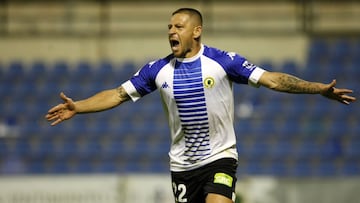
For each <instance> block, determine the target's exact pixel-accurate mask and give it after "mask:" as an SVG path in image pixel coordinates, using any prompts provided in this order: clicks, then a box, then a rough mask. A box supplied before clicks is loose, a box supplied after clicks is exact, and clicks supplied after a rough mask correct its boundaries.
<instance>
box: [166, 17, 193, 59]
mask: <svg viewBox="0 0 360 203" xmlns="http://www.w3.org/2000/svg"><path fill="white" fill-rule="evenodd" d="M195 28H196V26H195V24H194V22H192V21H191V18H190V16H189V15H187V14H183V13H177V14H175V15H173V16H172V17H171V19H170V23H169V25H168V29H169V30H168V35H169V42H170V47H171V50H172V52H173V54H174V56H175V57H177V58H188V57H192V56H194V55H195V54H196V53H197V50H194V49H193V48H194V37H196V36H195V35H196V33H195V32H194V30H195ZM194 51H196V53H194Z"/></svg>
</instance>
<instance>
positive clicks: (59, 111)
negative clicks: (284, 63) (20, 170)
mask: <svg viewBox="0 0 360 203" xmlns="http://www.w3.org/2000/svg"><path fill="white" fill-rule="evenodd" d="M201 34H202V16H201V13H200V12H199V11H197V10H195V9H192V8H181V9H178V10H176V11H175V12H174V13H173V14H172V16H171V19H170V22H169V24H168V40H169V43H170V47H171V50H172V53H171V54H170V55H168V56H166V57H165V58H162V59H159V60H157V61H153V62H150V63H148V64H146V65H145V66H144V67H142V68H141V69H140V71H139V72H137V73H136V74H135V75H134V76H133V77H132V78H130V79H129V80H128V81H126V82H124V83H123V84H121V85H120V86H119V87H118V88H115V89H110V90H104V91H101V92H99V93H97V94H95V95H94V96H91V97H89V98H87V99H84V100H80V101H76V102H74V101H73V100H72V99H71V98H69V97H67V96H65V94H64V93H61V94H60V97H61V98H62V99H63V100H64V103H62V104H59V105H57V106H55V107H53V108H51V109H50V110H49V111H48V113H47V115H46V118H47V120H49V121H52V124H51V125H56V124H58V123H60V122H62V121H64V120H67V119H70V118H72V117H73V116H75V115H76V114H81V113H90V112H99V111H104V110H107V109H110V108H114V107H116V106H118V105H120V104H122V103H123V102H125V101H128V100H132V101H134V102H135V101H136V100H138V99H140V98H141V97H143V96H145V95H147V94H149V93H151V92H153V91H154V90H156V89H158V90H160V94H161V99H162V103H163V106H164V110H165V112H166V113H167V117H168V122H169V126H170V129H171V149H170V152H169V157H170V171H171V178H172V186H173V192H174V196H175V201H176V202H187V203H201V202H204V203H205V202H206V203H230V202H234V201H235V193H234V192H235V183H236V168H237V158H238V154H237V150H236V143H235V142H236V138H235V132H234V128H233V120H234V115H233V114H234V101H233V92H232V85H233V82H235V83H239V84H249V85H251V86H254V87H259V86H265V87H267V88H269V89H272V90H275V91H281V92H288V93H303V94H321V95H323V96H325V97H327V98H329V99H333V100H337V101H339V102H341V103H344V104H349V103H351V102H353V101H355V97H353V96H350V95H349V94H350V93H352V90H349V89H339V88H336V87H335V85H336V81H335V80H333V81H332V82H331V83H329V84H324V83H317V82H309V81H305V80H302V79H299V78H297V77H295V76H292V75H289V74H285V73H279V72H270V71H266V70H264V69H262V68H260V67H258V66H256V65H253V64H252V63H250V62H249V61H247V60H246V59H245V58H244V57H242V56H240V55H238V54H236V53H232V52H226V51H221V50H218V49H216V48H212V47H209V46H206V45H204V44H202V43H201Z"/></svg>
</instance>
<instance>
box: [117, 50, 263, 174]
mask: <svg viewBox="0 0 360 203" xmlns="http://www.w3.org/2000/svg"><path fill="white" fill-rule="evenodd" d="M263 72H264V70H263V69H261V68H259V67H257V66H255V65H253V64H251V63H249V62H248V61H247V60H246V59H245V58H244V57H242V56H240V55H238V54H235V53H231V52H225V51H221V50H218V49H215V48H211V47H208V46H205V45H202V46H201V50H200V51H199V53H198V54H197V55H195V56H194V57H191V58H184V59H179V58H174V56H173V55H172V54H171V55H169V56H167V57H165V58H163V59H160V60H157V61H154V62H151V63H149V64H146V65H145V66H144V67H143V68H141V69H140V71H139V72H138V73H136V74H135V75H134V76H133V77H132V78H131V79H130V80H128V81H126V82H125V83H124V84H123V85H122V86H123V87H124V89H125V91H126V92H127V93H128V94H129V96H130V97H131V99H132V100H133V101H136V100H137V99H139V98H141V97H142V96H145V95H146V94H148V93H150V92H153V91H155V90H157V89H158V90H159V91H160V94H161V98H162V103H163V107H164V110H165V112H166V113H167V117H168V119H169V127H170V132H171V148H170V152H169V156H170V170H171V171H187V170H192V169H195V168H198V167H201V166H203V165H206V164H208V163H210V162H212V161H215V160H218V159H220V158H234V159H237V150H236V137H235V132H234V127H233V121H234V99H233V90H232V84H233V82H235V83H239V84H251V85H253V86H255V87H257V86H258V80H259V78H260V76H261V75H262V73H263Z"/></svg>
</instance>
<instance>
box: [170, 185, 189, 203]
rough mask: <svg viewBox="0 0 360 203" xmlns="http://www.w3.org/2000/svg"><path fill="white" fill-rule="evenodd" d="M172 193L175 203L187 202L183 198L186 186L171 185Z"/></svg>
mask: <svg viewBox="0 0 360 203" xmlns="http://www.w3.org/2000/svg"><path fill="white" fill-rule="evenodd" d="M172 186H173V192H174V196H175V202H178V203H184V202H187V198H185V197H184V196H185V194H186V186H185V185H184V184H179V185H176V183H174V182H173V183H172Z"/></svg>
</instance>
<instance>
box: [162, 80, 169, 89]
mask: <svg viewBox="0 0 360 203" xmlns="http://www.w3.org/2000/svg"><path fill="white" fill-rule="evenodd" d="M169 87H170V86H169V84H168V83H167V82H166V81H165V82H164V83H163V84H162V85H161V88H163V89H165V88H169Z"/></svg>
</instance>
